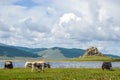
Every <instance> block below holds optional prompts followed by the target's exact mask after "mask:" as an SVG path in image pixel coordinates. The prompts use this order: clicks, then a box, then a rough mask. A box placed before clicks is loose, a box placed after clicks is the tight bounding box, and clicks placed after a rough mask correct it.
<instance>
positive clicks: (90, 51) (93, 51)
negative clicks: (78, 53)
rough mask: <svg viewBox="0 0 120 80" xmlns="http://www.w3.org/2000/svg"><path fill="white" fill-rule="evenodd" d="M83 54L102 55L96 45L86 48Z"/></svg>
mask: <svg viewBox="0 0 120 80" xmlns="http://www.w3.org/2000/svg"><path fill="white" fill-rule="evenodd" d="M83 56H103V54H102V53H101V52H99V51H98V49H97V48H96V47H90V48H87V49H86V51H85V53H84V55H83Z"/></svg>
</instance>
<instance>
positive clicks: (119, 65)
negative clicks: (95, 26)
mask: <svg viewBox="0 0 120 80" xmlns="http://www.w3.org/2000/svg"><path fill="white" fill-rule="evenodd" d="M48 63H49V64H50V65H51V68H101V66H102V63H103V62H92V61H91V62H48ZM4 64H5V62H4V61H0V68H4ZM24 64H25V62H24V61H13V65H14V67H15V68H24ZM112 67H113V68H120V62H112Z"/></svg>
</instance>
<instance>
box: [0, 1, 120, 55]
mask: <svg viewBox="0 0 120 80" xmlns="http://www.w3.org/2000/svg"><path fill="white" fill-rule="evenodd" d="M119 7H120V1H119V0H1V1H0V43H4V44H9V45H15V46H25V47H40V48H41V47H48V48H49V47H65V48H81V49H86V48H88V47H90V46H95V47H97V48H98V49H99V50H100V51H101V52H103V53H106V54H116V55H120V46H119V45H120V35H119V34H120V15H119V14H120V8H119Z"/></svg>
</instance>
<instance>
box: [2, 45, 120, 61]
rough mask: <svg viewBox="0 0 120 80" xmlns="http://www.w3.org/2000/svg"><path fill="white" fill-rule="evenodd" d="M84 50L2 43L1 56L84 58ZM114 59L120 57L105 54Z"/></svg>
mask: <svg viewBox="0 0 120 80" xmlns="http://www.w3.org/2000/svg"><path fill="white" fill-rule="evenodd" d="M84 53H85V50H84V49H76V48H72V49H68V48H60V47H53V48H27V47H19V46H9V45H5V44H1V43H0V56H7V57H32V58H36V57H39V58H46V59H65V58H78V57H80V56H83V55H84ZM104 55H105V56H110V57H113V58H120V56H117V55H112V54H104Z"/></svg>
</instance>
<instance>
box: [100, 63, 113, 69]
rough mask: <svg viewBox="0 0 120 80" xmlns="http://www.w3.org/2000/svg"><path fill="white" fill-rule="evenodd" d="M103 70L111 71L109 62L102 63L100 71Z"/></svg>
mask: <svg viewBox="0 0 120 80" xmlns="http://www.w3.org/2000/svg"><path fill="white" fill-rule="evenodd" d="M104 69H108V70H112V64H111V62H103V64H102V70H104Z"/></svg>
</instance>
